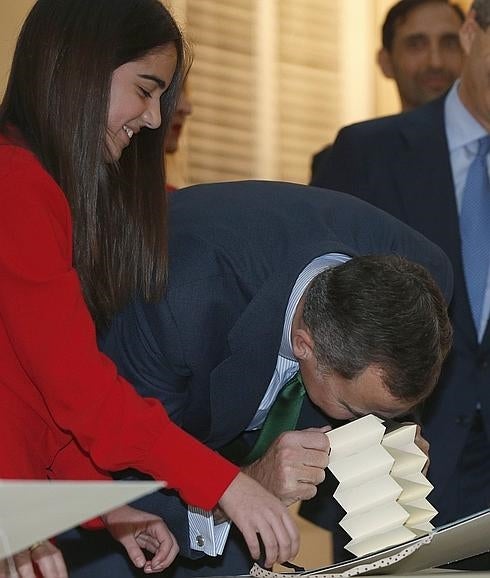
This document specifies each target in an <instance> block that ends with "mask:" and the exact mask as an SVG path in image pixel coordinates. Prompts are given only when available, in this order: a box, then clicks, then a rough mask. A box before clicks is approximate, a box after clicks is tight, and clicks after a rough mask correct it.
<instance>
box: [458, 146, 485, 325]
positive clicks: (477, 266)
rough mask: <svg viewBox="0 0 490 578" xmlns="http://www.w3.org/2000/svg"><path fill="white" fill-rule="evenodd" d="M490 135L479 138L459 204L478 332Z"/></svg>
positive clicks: (464, 255)
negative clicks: (460, 204) (461, 200)
mask: <svg viewBox="0 0 490 578" xmlns="http://www.w3.org/2000/svg"><path fill="white" fill-rule="evenodd" d="M489 150H490V135H487V136H485V137H483V138H481V139H480V140H479V141H478V152H477V154H476V157H475V158H474V160H473V162H472V163H471V165H470V168H469V169H468V175H467V177H466V183H465V186H464V190H463V202H462V207H461V219H460V226H461V242H462V252H463V266H464V274H465V280H466V288H467V290H468V297H469V300H470V306H471V312H472V314H473V321H474V323H475V327H476V333H477V335H478V334H479V330H480V324H481V317H482V310H483V300H484V297H485V290H486V286H487V276H488V267H489V265H490V183H489V179H488V170H487V161H486V156H487V154H488V151H489Z"/></svg>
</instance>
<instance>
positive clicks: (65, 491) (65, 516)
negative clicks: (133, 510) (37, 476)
mask: <svg viewBox="0 0 490 578" xmlns="http://www.w3.org/2000/svg"><path fill="white" fill-rule="evenodd" d="M164 486H165V484H164V483H163V482H79V481H76V482H75V481H73V482H49V481H24V480H22V481H11V480H8V481H7V480H0V560H2V559H4V558H7V557H9V556H12V555H13V554H16V553H17V552H20V551H21V550H24V549H25V548H28V547H29V546H31V545H32V544H34V542H38V541H40V540H45V539H47V538H51V537H52V536H55V535H56V534H59V533H60V532H64V531H65V530H68V529H69V528H72V527H73V526H77V525H78V524H81V523H83V522H86V521H87V520H90V519H92V518H95V517H97V516H99V515H100V514H104V513H105V512H108V511H110V510H112V509H114V508H117V507H118V506H122V505H123V504H126V503H128V502H132V501H133V500H136V499H137V498H140V497H141V496H144V495H145V494H149V493H151V492H154V491H156V490H159V489H160V488H163V487H164Z"/></svg>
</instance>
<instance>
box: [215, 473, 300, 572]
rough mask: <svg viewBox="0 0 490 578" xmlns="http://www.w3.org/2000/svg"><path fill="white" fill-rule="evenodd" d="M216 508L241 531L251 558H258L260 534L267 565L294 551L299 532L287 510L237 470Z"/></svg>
mask: <svg viewBox="0 0 490 578" xmlns="http://www.w3.org/2000/svg"><path fill="white" fill-rule="evenodd" d="M219 507H220V508H221V509H222V510H223V511H224V513H225V515H226V516H228V517H229V518H230V520H232V521H233V522H234V523H235V524H236V526H237V528H238V529H239V530H240V532H241V533H242V534H243V537H244V539H245V542H246V543H247V546H248V549H249V550H250V554H251V556H252V558H253V559H254V560H258V559H259V557H260V553H261V552H260V543H259V537H260V539H261V541H262V544H263V546H264V551H265V566H266V567H267V568H270V567H271V566H272V565H273V564H274V562H286V561H287V560H290V559H292V558H294V556H296V554H297V553H298V549H299V533H298V529H297V527H296V525H295V523H294V522H293V519H292V518H291V516H290V514H289V512H288V511H287V509H286V508H285V507H284V506H283V505H282V504H281V502H280V501H279V500H278V499H277V498H276V497H274V496H273V495H272V494H270V493H269V492H268V491H267V490H265V489H264V488H263V487H262V486H261V485H260V484H259V483H257V482H256V481H255V480H253V479H252V478H250V477H249V476H247V475H245V474H244V473H242V472H240V473H239V474H238V476H237V477H236V478H235V479H234V480H233V482H232V483H231V484H230V485H229V486H228V488H227V489H226V491H225V493H224V494H223V495H222V496H221V499H220V501H219Z"/></svg>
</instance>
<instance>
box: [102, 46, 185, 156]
mask: <svg viewBox="0 0 490 578" xmlns="http://www.w3.org/2000/svg"><path fill="white" fill-rule="evenodd" d="M176 63H177V50H176V48H175V45H174V44H173V43H172V44H167V45H165V46H163V47H162V48H159V49H158V50H155V51H153V52H151V53H149V54H147V55H146V56H144V57H143V58H141V59H139V60H133V61H130V62H126V63H125V64H123V65H121V66H119V68H116V70H114V72H113V74H112V82H111V97H110V103H109V117H108V121H107V135H106V144H107V150H108V155H109V160H110V161H111V162H115V161H117V160H119V158H120V157H121V154H122V152H123V149H124V148H125V147H127V146H128V145H129V143H130V142H131V138H133V136H134V135H135V134H137V133H138V132H139V131H140V130H141V129H142V128H158V127H159V126H160V123H161V121H162V119H161V116H160V97H161V96H162V94H163V93H164V92H165V90H166V89H167V88H168V86H169V85H170V83H171V81H172V77H173V75H174V72H175V66H176Z"/></svg>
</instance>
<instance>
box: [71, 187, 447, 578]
mask: <svg viewBox="0 0 490 578" xmlns="http://www.w3.org/2000/svg"><path fill="white" fill-rule="evenodd" d="M170 203H171V210H170V218H169V224H170V225H169V226H170V238H169V254H170V266H169V277H168V290H167V293H166V296H165V298H164V299H162V300H161V301H160V302H159V303H157V304H144V303H142V302H135V303H133V304H131V305H130V306H129V307H128V308H127V309H126V310H125V311H124V312H123V313H122V314H120V315H119V316H117V317H116V318H115V319H114V321H113V324H112V327H111V329H110V331H109V332H108V334H107V335H106V336H105V338H104V339H103V341H102V347H103V349H104V350H105V351H106V352H107V353H108V354H109V355H110V356H111V357H112V358H113V359H114V360H115V362H116V364H117V365H118V368H119V370H120V372H121V373H122V374H123V375H124V376H125V377H127V378H128V379H129V381H130V382H131V383H133V384H134V385H135V387H136V388H137V390H138V391H139V392H140V393H141V394H143V395H145V396H152V397H157V398H159V399H160V400H161V401H162V403H163V404H164V405H165V407H166V408H167V410H168V411H169V413H170V415H171V416H172V418H173V419H174V420H175V421H176V422H177V423H179V424H180V425H182V426H183V427H184V428H185V429H187V430H188V431H189V432H190V433H191V434H193V435H194V436H196V437H197V438H199V439H200V440H202V441H203V442H205V443H206V444H207V445H209V446H210V447H212V448H216V449H220V448H222V447H223V446H224V445H225V444H227V443H228V442H230V441H231V440H233V439H234V438H236V437H237V436H240V435H241V434H242V432H243V431H244V429H245V428H246V426H247V425H248V424H249V423H250V421H251V419H252V417H253V416H254V414H255V412H256V410H257V408H258V406H259V404H260V401H261V400H262V398H263V396H264V393H265V391H266V389H267V387H268V385H269V382H270V380H271V377H272V375H273V372H274V368H275V366H276V362H277V355H278V351H279V346H280V341H281V335H282V331H283V323H284V313H285V309H286V306H287V303H288V299H289V296H290V292H291V289H292V287H293V285H294V283H295V281H296V279H297V277H298V275H299V273H300V272H301V271H302V269H303V268H304V267H305V266H306V265H307V264H308V263H309V262H310V261H312V260H313V259H314V258H315V257H318V256H319V255H323V254H326V253H332V252H336V253H345V254H347V255H350V256H354V255H362V254H391V253H397V254H400V255H402V256H405V257H407V258H409V259H411V260H413V261H417V262H419V263H420V264H422V265H424V266H426V267H427V268H428V269H429V270H430V271H431V272H432V274H433V276H434V277H435V279H436V281H437V282H438V284H439V286H440V287H441V289H442V291H443V292H444V294H445V296H446V298H447V299H449V298H450V295H451V292H452V271H451V267H450V264H449V261H448V259H447V257H446V256H445V255H444V253H443V252H442V251H441V250H440V249H439V248H438V247H436V246H435V245H434V244H432V243H430V242H429V241H428V240H426V239H425V238H424V237H423V236H422V235H420V234H419V233H416V232H415V231H413V230H412V229H411V228H409V227H407V226H406V225H404V224H402V223H401V222H399V221H398V220H396V219H394V218H393V217H391V216H389V215H387V214H386V213H384V212H383V211H380V210H378V209H376V208H374V207H372V206H370V205H368V204H367V203H364V202H362V201H360V200H358V199H355V198H354V197H351V196H349V195H343V194H341V193H336V192H333V191H325V190H324V189H315V188H312V187H305V186H302V185H294V184H286V183H273V182H245V183H244V182H239V183H221V184H211V185H198V186H194V187H190V188H188V189H181V190H179V191H176V192H174V193H173V194H172V197H171V199H170ZM326 422H327V418H326V416H324V415H322V414H321V413H320V411H319V410H316V409H315V408H314V407H313V406H312V404H311V403H309V401H308V400H307V401H306V402H305V404H304V407H303V411H302V415H301V418H300V423H299V424H298V427H307V426H320V425H324V424H325V423H326ZM177 501H178V500H177V498H175V497H174V496H172V497H169V496H168V495H166V494H165V493H164V492H161V493H160V494H154V495H152V496H149V497H148V498H147V499H145V500H143V501H142V502H140V505H141V504H142V505H143V507H144V509H148V510H149V511H153V512H155V513H158V514H160V515H162V517H163V518H164V519H165V520H166V521H167V523H168V524H169V526H170V528H171V529H172V531H174V533H175V534H176V535H177V537H178V539H179V542H180V546H181V551H182V553H183V554H184V555H187V556H192V552H191V551H190V549H189V545H188V539H187V513H186V509H185V507H184V505H183V504H181V505H180V508H178V507H176V502H177ZM239 552H241V553H240V554H239ZM194 556H195V554H194ZM193 566H194V568H195V574H194V572H193V571H192V570H191V567H193ZM250 566H251V562H250V559H249V557H248V555H247V553H246V552H245V550H244V547H243V544H239V542H238V541H234V540H233V539H232V540H229V543H228V544H227V546H226V549H225V554H224V556H223V557H222V558H218V559H216V560H214V561H213V560H211V561H210V559H209V558H207V557H206V558H204V559H201V560H198V561H196V562H194V563H192V562H185V561H183V560H179V562H178V564H177V565H176V566H175V568H174V572H175V574H174V575H175V576H191V575H197V576H204V575H220V574H221V575H223V574H240V573H247V572H248V570H249V568H250ZM118 572H119V574H118V576H119V577H120V576H121V575H122V574H121V573H120V572H121V570H120V569H119V570H118ZM70 575H71V576H72V575H73V576H75V578H76V577H77V576H80V575H81V574H76V573H73V572H72V573H71V574H70ZM99 575H105V573H102V574H99ZM126 575H127V574H126ZM169 575H172V573H171V572H170V574H169ZM107 576H109V573H107Z"/></svg>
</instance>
